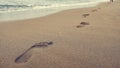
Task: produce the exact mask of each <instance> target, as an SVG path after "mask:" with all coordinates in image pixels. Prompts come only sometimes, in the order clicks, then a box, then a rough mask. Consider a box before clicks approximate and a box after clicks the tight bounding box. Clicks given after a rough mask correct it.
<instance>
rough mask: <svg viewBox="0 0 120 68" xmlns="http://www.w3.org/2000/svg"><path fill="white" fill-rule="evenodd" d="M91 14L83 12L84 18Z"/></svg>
mask: <svg viewBox="0 0 120 68" xmlns="http://www.w3.org/2000/svg"><path fill="white" fill-rule="evenodd" d="M89 15H90V14H83V15H82V16H83V18H86V17H87V16H89Z"/></svg>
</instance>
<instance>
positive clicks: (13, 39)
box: [0, 0, 120, 68]
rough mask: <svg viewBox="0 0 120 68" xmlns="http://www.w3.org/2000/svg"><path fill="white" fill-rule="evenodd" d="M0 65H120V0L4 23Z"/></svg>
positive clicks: (106, 67)
mask: <svg viewBox="0 0 120 68" xmlns="http://www.w3.org/2000/svg"><path fill="white" fill-rule="evenodd" d="M34 45H37V46H34ZM26 50H27V51H26ZM0 68H120V1H119V0H116V1H115V2H113V3H103V4H100V5H98V6H96V7H92V8H82V9H72V10H65V11H62V12H59V13H55V14H52V15H48V16H44V17H41V18H35V19H28V20H20V21H10V22H1V23H0Z"/></svg>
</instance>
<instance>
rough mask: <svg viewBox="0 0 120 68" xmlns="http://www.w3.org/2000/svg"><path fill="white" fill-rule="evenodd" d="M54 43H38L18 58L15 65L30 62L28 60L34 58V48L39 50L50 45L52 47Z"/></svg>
mask: <svg viewBox="0 0 120 68" xmlns="http://www.w3.org/2000/svg"><path fill="white" fill-rule="evenodd" d="M52 44H53V42H40V43H36V44H34V45H33V46H31V47H30V48H29V49H27V50H26V51H25V52H24V53H22V54H21V55H20V56H18V57H17V58H16V59H15V63H25V62H27V61H28V59H29V58H30V57H31V56H32V54H31V52H30V50H32V49H33V48H38V47H47V46H48V45H52Z"/></svg>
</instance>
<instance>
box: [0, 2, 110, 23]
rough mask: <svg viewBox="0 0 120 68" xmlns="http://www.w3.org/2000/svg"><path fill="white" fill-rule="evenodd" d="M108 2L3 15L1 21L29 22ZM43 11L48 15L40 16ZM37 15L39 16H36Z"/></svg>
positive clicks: (42, 14)
mask: <svg viewBox="0 0 120 68" xmlns="http://www.w3.org/2000/svg"><path fill="white" fill-rule="evenodd" d="M107 2H108V1H105V2H100V3H99V2H91V3H89V4H84V5H81V6H80V4H78V6H79V7H75V6H74V5H73V6H70V7H71V8H68V7H69V6H66V7H62V6H61V7H58V8H64V9H60V10H59V9H58V8H57V7H54V8H49V9H41V10H40V9H36V10H27V11H19V12H8V13H1V15H3V19H0V20H1V21H0V22H7V21H20V20H27V19H28V20H29V19H35V18H41V17H45V16H49V15H53V14H56V13H59V12H62V11H66V10H74V9H83V8H85V9H86V8H92V7H95V6H97V5H99V4H101V3H107ZM88 5H89V6H88ZM82 6H84V7H82ZM55 8H56V9H55ZM47 10H49V12H46V11H47ZM43 11H44V12H46V13H41V14H40V12H43ZM35 13H37V14H38V15H36V14H35ZM16 15H17V16H18V17H17V18H16ZM23 15H24V16H23ZM4 17H5V18H6V19H5V18H4ZM11 17H12V18H11ZM1 18H2V17H1Z"/></svg>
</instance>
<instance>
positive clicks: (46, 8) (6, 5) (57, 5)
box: [0, 0, 109, 21]
mask: <svg viewBox="0 0 120 68" xmlns="http://www.w3.org/2000/svg"><path fill="white" fill-rule="evenodd" d="M107 1H109V0H0V21H9V20H21V19H29V18H35V17H42V16H46V15H49V14H53V13H56V12H60V11H62V10H67V9H74V8H85V7H92V6H95V5H97V4H99V3H100V2H107Z"/></svg>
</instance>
